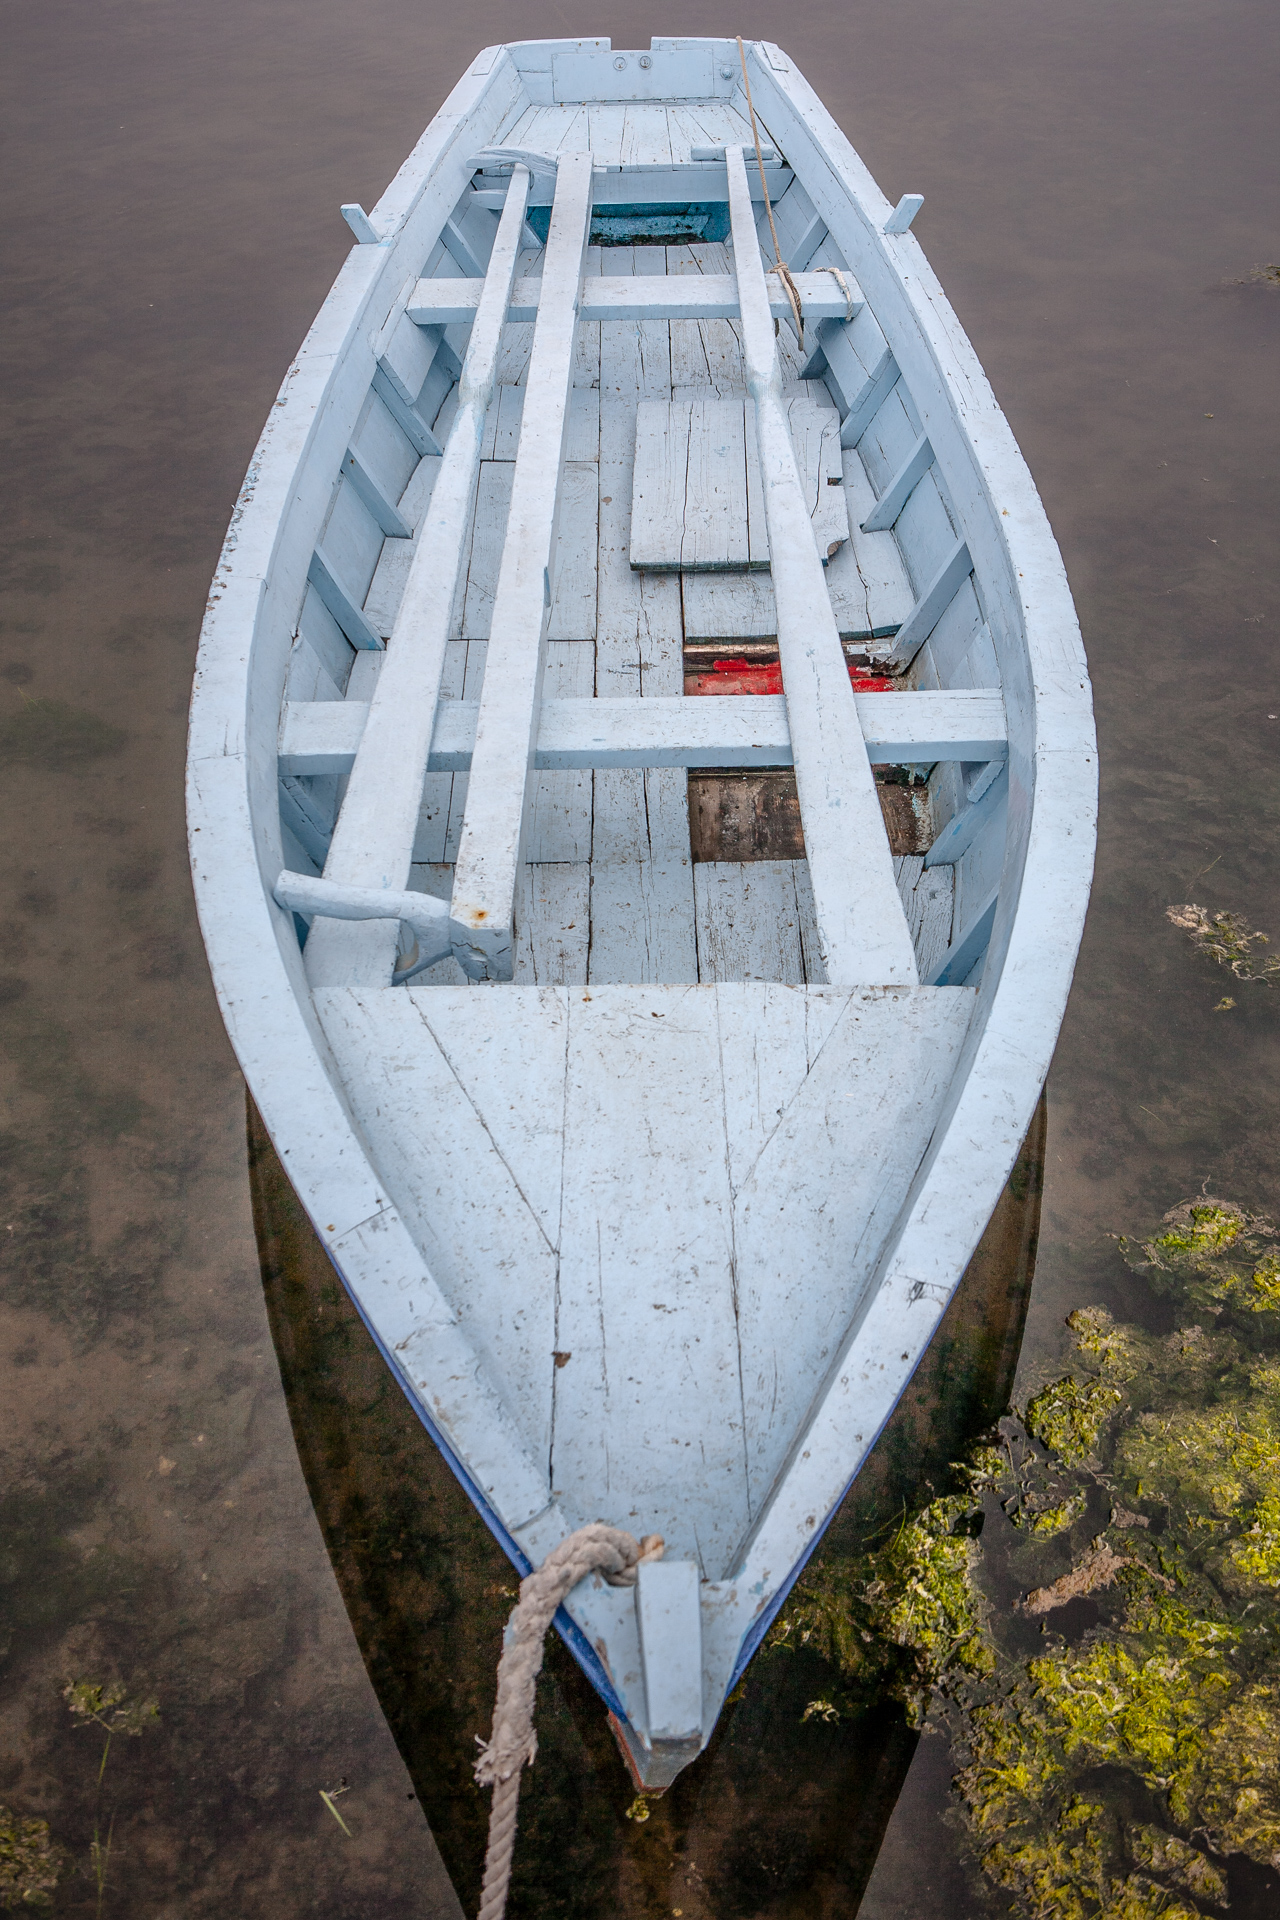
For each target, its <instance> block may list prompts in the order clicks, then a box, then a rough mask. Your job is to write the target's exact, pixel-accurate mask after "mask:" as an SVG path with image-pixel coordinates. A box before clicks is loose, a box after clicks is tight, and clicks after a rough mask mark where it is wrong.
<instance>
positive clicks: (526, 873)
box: [454, 860, 591, 987]
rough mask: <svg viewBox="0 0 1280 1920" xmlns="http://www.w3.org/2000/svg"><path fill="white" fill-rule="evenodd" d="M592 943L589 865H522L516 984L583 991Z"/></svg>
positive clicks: (517, 916) (584, 863)
mask: <svg viewBox="0 0 1280 1920" xmlns="http://www.w3.org/2000/svg"><path fill="white" fill-rule="evenodd" d="M590 938H591V868H590V866H589V865H588V863H587V862H586V861H585V860H578V861H559V862H556V863H550V862H547V863H544V864H542V865H539V866H531V865H526V866H525V867H524V868H523V869H522V871H521V874H520V885H519V888H518V890H517V894H516V967H515V980H516V985H517V986H519V985H522V984H524V985H528V986H537V987H585V986H586V984H587V948H588V945H589V943H590ZM454 964H455V965H456V962H455V963H454Z"/></svg>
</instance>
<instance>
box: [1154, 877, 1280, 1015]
mask: <svg viewBox="0 0 1280 1920" xmlns="http://www.w3.org/2000/svg"><path fill="white" fill-rule="evenodd" d="M1165 918H1166V919H1167V920H1171V921H1172V922H1173V924H1174V926H1175V927H1181V928H1182V931H1183V932H1184V933H1186V934H1188V935H1189V936H1190V938H1191V942H1192V944H1193V946H1195V947H1196V948H1197V949H1198V950H1199V951H1200V952H1201V953H1204V954H1207V955H1208V956H1209V958H1210V959H1211V960H1213V961H1215V962H1216V963H1217V965H1218V966H1220V967H1226V968H1227V969H1228V970H1229V971H1230V972H1231V973H1233V974H1234V975H1235V977H1236V979H1237V980H1258V981H1261V983H1262V985H1263V986H1270V984H1271V982H1272V981H1273V980H1274V979H1275V977H1276V975H1277V974H1280V954H1273V955H1271V956H1270V957H1269V958H1268V959H1266V960H1264V959H1262V958H1260V956H1259V955H1258V954H1256V953H1255V952H1254V951H1253V949H1254V946H1255V945H1256V944H1258V943H1259V942H1260V943H1261V944H1262V945H1263V946H1264V947H1265V946H1269V945H1270V941H1269V940H1268V938H1267V935H1266V934H1265V933H1260V932H1258V931H1256V930H1251V929H1250V926H1249V922H1248V921H1247V920H1245V919H1242V918H1241V916H1240V915H1239V914H1238V913H1209V912H1207V911H1206V910H1205V908H1204V907H1198V906H1196V904H1195V902H1194V901H1191V900H1189V901H1187V903H1186V904H1185V905H1184V906H1180V907H1167V908H1166V909H1165ZM1231 1005H1232V1006H1234V1005H1235V1002H1234V1001H1232V1002H1231Z"/></svg>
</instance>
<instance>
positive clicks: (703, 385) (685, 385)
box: [667, 242, 744, 400]
mask: <svg viewBox="0 0 1280 1920" xmlns="http://www.w3.org/2000/svg"><path fill="white" fill-rule="evenodd" d="M731 266H732V258H731V256H730V254H729V252H728V249H727V248H726V247H724V246H723V245H722V244H720V243H719V242H712V243H708V244H705V245H695V246H687V247H668V248H667V272H668V273H669V274H673V275H688V276H690V277H693V276H695V275H698V276H701V275H702V274H705V273H715V274H721V273H724V272H725V271H726V269H728V268H729V267H731ZM740 333H741V323H740V322H739V321H737V320H673V321H672V322H671V385H672V391H673V397H674V398H676V399H680V400H683V399H686V398H692V397H693V396H694V395H695V394H700V393H705V392H707V391H708V390H709V391H710V392H712V393H718V394H720V395H722V396H724V397H728V396H729V395H738V394H740V393H741V392H742V388H743V384H744V381H743V373H742V343H741V339H740Z"/></svg>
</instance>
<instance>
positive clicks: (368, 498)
mask: <svg viewBox="0 0 1280 1920" xmlns="http://www.w3.org/2000/svg"><path fill="white" fill-rule="evenodd" d="M342 472H343V477H344V478H345V479H347V480H349V481H350V482H351V485H352V486H353V487H354V488H355V491H356V492H357V494H359V496H360V499H361V500H362V501H363V502H364V504H365V506H366V507H367V508H368V509H369V512H370V513H371V514H372V515H373V517H374V519H375V520H376V521H377V523H378V525H379V527H381V529H382V531H383V533H384V534H386V535H388V536H389V537H390V538H392V539H395V540H407V539H408V538H409V536H410V534H411V533H412V531H413V529H412V528H411V527H410V526H409V524H408V522H407V521H406V520H405V518H404V516H403V514H402V513H400V512H399V510H398V509H397V508H396V507H394V506H393V505H392V503H391V501H390V500H389V499H388V498H387V496H386V494H385V493H384V492H383V491H382V488H381V487H380V486H379V485H378V482H377V481H376V480H375V479H374V477H373V475H372V474H371V473H370V471H369V469H368V467H366V466H365V464H364V461H363V460H362V459H361V458H360V456H359V454H358V453H355V452H354V451H350V450H349V451H348V453H347V457H346V459H345V460H344V461H343V463H342Z"/></svg>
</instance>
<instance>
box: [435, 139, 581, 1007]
mask: <svg viewBox="0 0 1280 1920" xmlns="http://www.w3.org/2000/svg"><path fill="white" fill-rule="evenodd" d="M590 230H591V155H590V154H589V153H572V154H566V155H565V156H564V157H563V158H562V159H561V161H560V171H559V177H558V180H557V185H556V197H555V201H554V203H553V205H552V208H551V227H550V230H549V232H548V234H547V252H546V260H545V263H544V265H543V270H542V291H541V295H540V298H539V302H538V318H537V321H536V322H535V324H534V330H533V348H532V351H531V353H530V356H529V378H528V384H527V386H526V389H525V401H524V413H523V416H522V419H521V425H520V442H519V446H518V447H517V450H516V470H515V474H514V476H513V479H512V483H511V509H510V512H509V514H508V516H507V535H506V540H505V542H504V544H503V548H502V564H501V566H500V567H499V569H498V586H497V591H496V592H495V594H494V598H493V619H492V623H491V626H490V639H489V652H488V656H487V659H486V661H485V674H484V685H483V687H482V688H481V690H480V712H479V715H478V717H477V721H476V742H475V747H474V749H473V751H472V755H471V778H470V780H469V782H468V785H467V805H466V811H465V813H464V815H463V820H462V834H461V837H460V839H459V841H458V861H457V865H456V866H455V868H454V878H453V902H452V908H451V913H452V923H453V951H454V954H455V957H456V958H457V960H458V963H459V965H460V966H461V967H462V968H463V970H464V972H466V973H467V974H469V975H470V976H471V978H472V979H477V980H483V979H489V980H510V979H511V977H512V972H513V969H514V964H515V897H516V881H517V878H518V876H519V871H520V858H521V843H522V840H523V836H524V822H525V799H526V790H527V787H528V781H529V772H530V769H531V767H532V766H533V761H534V755H535V752H536V750H537V739H538V719H539V708H540V703H541V699H542V669H543V662H544V655H545V652H546V645H545V642H546V633H547V625H548V622H549V620H550V616H551V566H552V561H553V559H554V555H555V542H556V523H557V519H558V515H559V505H560V485H561V479H562V476H563V473H564V437H565V427H566V425H567V423H568V418H569V393H570V389H571V387H572V384H573V348H574V334H575V331H576V327H577V315H578V299H579V294H580V292H581V288H582V266H583V256H584V254H585V252H586V246H587V237H588V235H589V233H590Z"/></svg>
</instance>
